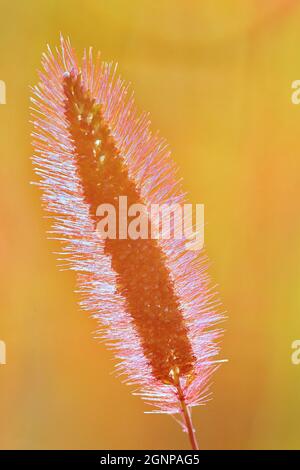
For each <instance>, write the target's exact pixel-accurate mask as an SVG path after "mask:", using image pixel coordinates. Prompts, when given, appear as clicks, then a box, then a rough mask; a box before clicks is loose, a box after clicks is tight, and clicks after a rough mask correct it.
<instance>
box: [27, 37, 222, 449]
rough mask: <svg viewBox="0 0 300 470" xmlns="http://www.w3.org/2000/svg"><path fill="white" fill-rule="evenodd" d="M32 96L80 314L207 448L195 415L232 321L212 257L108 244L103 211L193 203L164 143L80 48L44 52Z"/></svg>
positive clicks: (40, 161)
mask: <svg viewBox="0 0 300 470" xmlns="http://www.w3.org/2000/svg"><path fill="white" fill-rule="evenodd" d="M42 64H43V71H42V72H40V74H39V76H40V82H39V84H38V86H36V87H35V88H34V90H33V91H34V93H33V98H32V102H33V105H34V110H33V114H34V128H35V130H34V133H33V138H34V148H35V156H34V157H33V161H34V165H35V169H36V173H37V174H38V175H39V178H40V182H39V185H40V187H41V188H42V189H43V203H44V206H45V208H46V210H47V211H48V212H49V213H50V214H51V215H52V216H53V218H54V223H53V230H54V232H55V234H56V235H57V236H58V237H59V238H60V239H61V241H62V243H63V252H64V254H65V258H66V260H67V261H66V263H67V266H68V267H69V268H70V269H73V270H75V271H76V272H77V273H78V285H79V290H80V292H81V295H82V301H81V305H82V307H83V308H84V309H86V310H88V311H89V312H91V313H92V315H93V317H94V318H96V320H97V321H98V322H99V328H100V330H99V335H100V336H101V337H102V338H104V339H105V340H106V343H107V344H108V345H109V346H111V347H113V349H114V351H115V356H116V357H117V359H118V363H117V365H116V368H117V370H118V372H119V374H120V375H122V376H123V377H124V380H125V381H126V382H128V383H130V384H133V385H134V386H135V393H136V394H139V395H141V396H142V398H143V399H144V400H145V401H146V402H147V403H148V404H151V405H152V406H154V408H155V410H154V411H156V412H164V413H169V414H176V413H179V415H180V416H181V418H182V425H183V428H184V430H185V431H186V432H188V434H189V438H190V442H191V445H192V447H193V448H194V449H197V448H198V445H197V441H196V437H195V431H194V428H193V424H192V420H191V408H192V407H193V406H196V405H199V404H203V403H205V402H206V401H207V400H208V398H209V395H210V392H209V381H210V377H211V375H212V373H213V372H214V371H215V369H216V368H217V367H218V365H219V362H221V361H218V360H217V359H216V356H217V354H218V352H219V345H218V342H219V338H220V336H221V334H222V330H221V329H219V328H216V324H217V323H218V322H220V321H221V320H222V314H221V313H220V310H219V302H218V301H217V300H216V298H215V294H214V292H213V289H212V288H211V286H210V280H209V277H208V275H207V259H206V257H205V255H204V254H202V253H200V255H201V256H199V253H197V252H196V251H191V250H189V249H188V248H187V243H186V240H185V239H180V240H179V239H175V238H174V237H173V238H170V239H141V238H139V239H135V240H133V239H128V238H125V239H121V238H120V239H106V240H104V239H101V238H100V237H99V234H98V233H97V230H96V226H97V220H98V218H97V216H96V212H97V207H98V206H99V205H100V204H103V203H109V204H113V203H114V202H115V201H116V199H117V198H118V197H119V196H124V195H125V196H127V199H128V205H129V204H136V203H137V204H139V203H142V204H145V205H146V206H147V207H149V206H150V205H151V204H160V205H161V204H169V205H170V204H175V203H177V204H178V203H179V204H183V203H184V202H185V194H184V193H183V192H182V189H181V186H180V181H179V179H178V177H177V176H176V168H175V165H174V163H173V162H172V160H171V158H170V152H169V151H168V149H167V146H166V144H165V142H164V141H163V140H162V139H161V138H160V137H159V136H158V135H157V134H153V133H152V132H151V130H150V122H149V119H148V116H147V114H142V115H139V114H138V112H137V110H136V107H135V104H134V100H133V96H132V94H131V93H130V92H129V89H128V86H127V85H125V84H124V82H123V81H122V80H121V79H120V78H119V77H117V76H116V67H113V66H112V64H107V63H105V62H101V61H100V55H99V54H98V55H97V58H96V61H95V62H94V61H93V57H92V50H91V49H89V51H88V52H85V53H84V56H83V59H82V62H81V63H80V64H79V62H78V61H77V59H76V57H75V54H74V52H73V50H72V48H71V45H70V42H69V41H68V40H64V39H63V38H61V48H60V49H59V50H56V53H55V54H53V53H52V51H51V49H50V48H49V47H48V52H47V54H44V56H43V60H42Z"/></svg>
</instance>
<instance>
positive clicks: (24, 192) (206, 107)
mask: <svg viewBox="0 0 300 470" xmlns="http://www.w3.org/2000/svg"><path fill="white" fill-rule="evenodd" d="M298 3H299V2H298V1H287V0H285V1H284V0H276V1H275V0H272V1H271V0H244V1H237V0H236V1H234V0H218V1H208V0H206V1H201V2H200V1H192V0H173V1H171V0H160V1H154V0H152V1H151V0H131V1H130V2H129V1H125V0H124V1H122V0H109V1H104V0H86V1H84V2H83V1H80V0H72V1H71V0H60V1H57V0H51V1H50V0H45V1H43V2H38V1H36V0H35V1H34V0H27V1H26V2H21V1H17V2H11V1H7V0H1V3H0V15H1V19H2V21H1V31H0V48H1V49H0V50H1V53H0V79H1V80H4V81H5V83H6V87H7V104H6V105H1V106H0V153H1V165H0V175H1V186H0V191H1V193H2V195H1V202H0V213H1V246H0V249H1V264H0V285H1V297H0V302H1V316H0V340H4V341H5V342H6V345H7V365H5V366H0V419H1V430H2V431H1V436H0V448H2V449H43V448H47V449H54V448H57V449H76V448H78V449H92V448H98V449H183V448H188V442H187V438H186V436H184V435H183V433H182V431H181V429H180V428H179V426H178V425H177V424H176V423H175V421H174V420H172V419H171V418H170V417H167V416H164V415H159V416H157V415H146V414H144V413H143V411H145V409H146V408H145V406H144V404H143V403H142V401H140V400H139V398H137V397H134V396H132V395H131V394H130V390H129V388H128V387H126V386H124V385H123V384H122V383H121V382H120V381H119V380H118V379H117V378H116V377H115V376H114V374H112V371H113V360H112V356H111V354H110V353H109V352H108V351H107V350H106V349H105V347H104V346H103V345H102V344H100V345H99V344H97V342H96V341H95V340H93V339H92V334H93V331H94V329H95V328H96V325H95V324H94V322H93V320H91V319H89V318H88V316H87V315H86V314H85V313H83V312H82V311H80V310H79V307H78V305H77V300H78V298H77V296H76V295H75V294H74V293H73V291H74V288H75V278H74V274H73V273H71V272H60V271H59V270H58V269H57V262H56V258H55V255H53V254H52V252H55V251H58V250H59V248H60V247H59V245H58V244H57V243H55V242H54V241H49V240H47V237H46V231H47V230H48V229H49V227H50V226H49V221H48V220H47V219H45V218H44V213H43V212H42V209H41V204H40V192H39V190H38V189H37V188H36V187H34V186H31V185H30V184H29V182H30V181H32V180H36V177H35V176H34V174H33V170H32V165H31V162H30V155H31V152H32V149H31V145H30V131H31V126H30V124H29V95H30V90H29V86H30V85H34V84H35V83H36V82H37V73H36V70H37V69H38V68H39V66H40V59H41V54H42V52H43V51H44V50H45V48H46V44H47V43H50V44H51V45H57V44H58V42H59V32H60V31H61V32H62V33H63V34H64V35H69V36H70V37H71V40H72V43H73V45H74V46H75V48H76V49H77V51H78V53H79V55H80V54H81V52H82V50H83V48H84V47H87V46H90V45H91V46H93V47H94V49H96V50H97V49H100V50H101V51H102V53H103V58H104V59H105V60H114V61H118V62H119V70H120V72H121V74H122V75H123V77H124V78H126V79H127V80H130V81H131V82H132V84H133V88H134V89H135V94H136V99H137V103H138V106H139V107H140V109H145V110H148V111H150V113H151V116H152V122H153V128H154V129H156V128H158V129H160V131H161V134H162V135H164V136H165V137H166V138H167V140H168V141H169V143H170V146H171V148H172V151H173V158H174V159H175V160H176V162H177V163H178V165H179V167H180V173H181V176H182V177H183V178H184V185H185V189H186V190H187V191H188V193H189V196H190V201H191V202H193V203H204V204H205V211H206V212H205V217H206V233H205V238H206V247H207V251H208V254H209V256H210V258H211V260H212V266H211V269H210V273H211V275H212V276H213V278H214V280H215V281H216V282H217V283H218V284H219V286H220V287H219V290H220V293H221V296H222V300H223V303H224V305H225V307H226V310H227V312H228V320H227V322H226V330H227V331H226V335H225V337H224V342H223V350H222V357H223V358H228V359H229V362H228V363H227V364H225V365H224V366H222V368H221V369H220V370H219V372H217V374H216V375H215V376H214V385H213V392H214V399H213V401H211V402H210V403H209V404H208V405H207V406H206V407H199V408H197V409H195V411H194V424H195V427H196V429H197V431H198V435H199V440H200V446H201V447H202V448H204V449H251V448H256V449H261V448H270V449H276V448H288V449H292V448H300V445H299V444H300V431H299V422H300V399H299V389H300V365H299V366H296V365H293V364H292V362H291V353H292V350H291V343H292V341H293V340H295V339H299V338H300V316H299V313H300V289H299V280H300V244H299V236H300V218H299V213H300V159H299V153H300V141H299V129H300V105H299V106H296V105H293V104H292V102H291V94H292V89H291V83H292V82H293V81H294V80H297V79H300V53H299V47H298V44H300V28H299V24H300V9H299V8H298Z"/></svg>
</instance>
